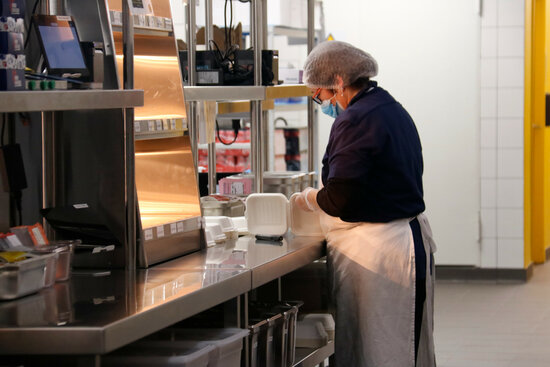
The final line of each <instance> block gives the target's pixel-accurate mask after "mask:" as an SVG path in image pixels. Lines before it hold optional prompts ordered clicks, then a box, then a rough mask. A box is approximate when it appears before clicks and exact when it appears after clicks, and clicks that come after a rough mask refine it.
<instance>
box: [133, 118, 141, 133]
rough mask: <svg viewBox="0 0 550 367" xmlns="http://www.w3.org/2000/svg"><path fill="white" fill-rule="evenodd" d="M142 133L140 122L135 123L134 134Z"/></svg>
mask: <svg viewBox="0 0 550 367" xmlns="http://www.w3.org/2000/svg"><path fill="white" fill-rule="evenodd" d="M140 131H141V124H140V123H139V121H134V132H136V133H139V132H140Z"/></svg>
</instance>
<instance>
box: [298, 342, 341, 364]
mask: <svg viewBox="0 0 550 367" xmlns="http://www.w3.org/2000/svg"><path fill="white" fill-rule="evenodd" d="M333 354H334V342H329V343H328V344H327V345H325V346H324V347H321V348H319V349H309V348H296V357H295V361H296V363H295V364H294V367H315V366H317V365H318V364H320V363H322V362H323V361H324V360H325V359H327V358H328V357H330V356H331V355H333Z"/></svg>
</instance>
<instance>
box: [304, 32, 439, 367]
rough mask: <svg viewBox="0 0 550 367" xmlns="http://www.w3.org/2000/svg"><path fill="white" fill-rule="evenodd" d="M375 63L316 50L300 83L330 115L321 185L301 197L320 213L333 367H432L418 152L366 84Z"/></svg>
mask: <svg viewBox="0 0 550 367" xmlns="http://www.w3.org/2000/svg"><path fill="white" fill-rule="evenodd" d="M377 73H378V65H377V63H376V61H375V60H374V59H373V58H372V56H370V55H369V54H367V53H366V52H364V51H362V50H360V49H358V48H356V47H354V46H352V45H350V44H348V43H345V42H338V41H329V42H324V43H321V44H319V45H318V46H317V47H316V48H314V49H313V50H312V52H311V53H310V54H309V55H308V57H307V60H306V63H305V66H304V81H305V84H306V85H307V86H308V87H309V88H311V90H312V93H313V97H312V98H313V100H314V101H315V102H317V103H319V104H320V105H321V109H322V111H323V112H324V113H326V114H328V115H330V116H332V117H335V118H336V119H335V121H334V124H333V126H332V129H331V132H330V137H329V142H328V145H327V148H326V152H325V156H324V158H323V169H322V182H323V186H324V187H323V188H322V189H320V190H316V189H313V188H307V189H306V190H304V191H303V192H302V194H301V195H300V197H299V200H298V205H300V207H301V208H302V209H304V210H320V216H321V223H322V227H323V230H324V231H325V235H326V239H327V255H328V256H327V259H328V264H329V279H330V281H331V282H332V297H333V302H334V303H335V307H336V336H335V360H336V364H337V366H339V367H343V366H345V367H353V366H368V367H391V366H395V367H406V366H410V367H412V366H415V365H416V366H422V367H424V366H428V367H432V366H435V355H434V351H433V277H432V275H433V266H434V263H433V258H432V256H431V254H432V253H433V252H434V251H435V244H434V243H433V240H432V238H431V231H430V229H429V224H428V221H427V219H426V217H425V215H423V214H421V213H422V212H423V211H424V209H425V206H424V199H423V189H422V171H423V161H422V148H421V145H420V139H419V136H418V132H417V130H416V127H415V125H414V122H413V120H412V119H411V117H410V116H409V114H408V113H407V112H406V111H405V109H404V108H403V107H402V106H401V105H400V104H399V103H398V102H396V101H395V99H393V97H392V96H391V95H390V94H389V93H388V92H386V91H385V90H384V89H382V88H380V87H378V86H377V84H376V82H374V81H372V80H370V78H371V77H373V76H375V75H376V74H377Z"/></svg>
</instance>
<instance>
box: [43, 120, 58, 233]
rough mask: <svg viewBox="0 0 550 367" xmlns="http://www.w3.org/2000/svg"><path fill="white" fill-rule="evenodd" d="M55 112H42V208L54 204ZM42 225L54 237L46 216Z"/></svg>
mask: <svg viewBox="0 0 550 367" xmlns="http://www.w3.org/2000/svg"><path fill="white" fill-rule="evenodd" d="M53 114H54V112H42V113H41V116H40V117H41V130H42V131H41V158H42V177H41V180H42V208H48V207H51V206H53V203H54V201H53V196H54V194H53V193H54V187H55V185H54V175H53V167H54V165H53V159H52V158H53V157H52V155H53V146H54V145H53V136H54V134H53ZM42 226H43V227H44V230H45V231H46V236H47V237H48V238H53V237H52V236H53V231H52V230H51V228H50V226H49V224H48V222H47V221H46V218H42Z"/></svg>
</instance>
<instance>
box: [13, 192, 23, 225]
mask: <svg viewBox="0 0 550 367" xmlns="http://www.w3.org/2000/svg"><path fill="white" fill-rule="evenodd" d="M12 195H13V199H14V202H15V208H16V210H17V213H18V220H19V225H23V210H22V208H21V198H22V196H23V195H22V193H21V190H17V191H14V192H13V193H12Z"/></svg>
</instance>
